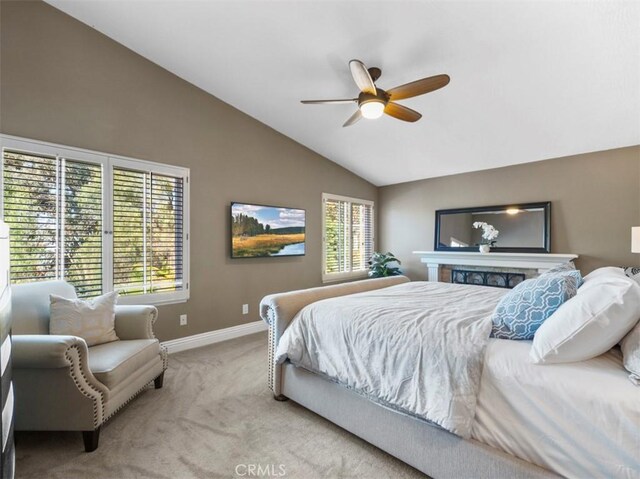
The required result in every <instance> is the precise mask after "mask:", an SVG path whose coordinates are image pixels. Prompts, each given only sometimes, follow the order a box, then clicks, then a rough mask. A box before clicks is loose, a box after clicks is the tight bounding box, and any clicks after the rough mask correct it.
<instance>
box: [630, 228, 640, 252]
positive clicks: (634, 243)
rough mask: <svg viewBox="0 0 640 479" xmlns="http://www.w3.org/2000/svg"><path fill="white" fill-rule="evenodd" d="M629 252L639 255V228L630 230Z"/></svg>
mask: <svg viewBox="0 0 640 479" xmlns="http://www.w3.org/2000/svg"><path fill="white" fill-rule="evenodd" d="M631 252H632V253H640V226H634V227H633V228H631Z"/></svg>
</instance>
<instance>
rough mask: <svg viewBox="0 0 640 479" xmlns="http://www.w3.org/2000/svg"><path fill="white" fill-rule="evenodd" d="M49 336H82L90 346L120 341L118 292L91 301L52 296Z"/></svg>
mask: <svg viewBox="0 0 640 479" xmlns="http://www.w3.org/2000/svg"><path fill="white" fill-rule="evenodd" d="M49 297H50V300H51V312H50V316H49V334H60V335H68V336H78V337H80V338H82V339H84V340H85V341H86V343H87V346H95V345H96V344H102V343H110V342H111V341H117V340H118V336H117V335H116V331H115V319H116V314H115V307H116V301H117V300H118V293H117V292H115V291H114V292H112V293H107V294H103V295H102V296H98V297H97V298H93V299H90V300H87V301H84V300H82V299H67V298H63V297H61V296H56V295H55V294H52V295H50V296H49Z"/></svg>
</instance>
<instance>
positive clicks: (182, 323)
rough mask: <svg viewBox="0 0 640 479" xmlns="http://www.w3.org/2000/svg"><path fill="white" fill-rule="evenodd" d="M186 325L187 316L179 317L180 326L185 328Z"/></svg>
mask: <svg viewBox="0 0 640 479" xmlns="http://www.w3.org/2000/svg"><path fill="white" fill-rule="evenodd" d="M186 325H187V315H186V314H181V315H180V326H186Z"/></svg>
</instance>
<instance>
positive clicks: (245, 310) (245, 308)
mask: <svg viewBox="0 0 640 479" xmlns="http://www.w3.org/2000/svg"><path fill="white" fill-rule="evenodd" d="M242 314H249V305H248V304H243V305H242Z"/></svg>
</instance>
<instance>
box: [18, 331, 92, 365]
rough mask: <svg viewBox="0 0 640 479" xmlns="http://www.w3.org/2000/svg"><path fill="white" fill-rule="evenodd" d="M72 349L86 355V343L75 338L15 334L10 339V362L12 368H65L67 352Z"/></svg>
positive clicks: (67, 361)
mask: <svg viewBox="0 0 640 479" xmlns="http://www.w3.org/2000/svg"><path fill="white" fill-rule="evenodd" d="M73 347H77V348H78V349H79V350H80V351H81V352H82V353H83V354H84V355H85V356H86V355H87V343H85V342H84V339H82V338H79V337H77V336H61V335H52V334H51V335H50V334H16V335H14V336H13V338H12V354H11V360H12V362H13V367H14V368H24V369H31V368H35V369H54V368H67V367H69V366H70V362H69V359H68V357H67V351H68V350H69V349H70V348H73Z"/></svg>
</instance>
